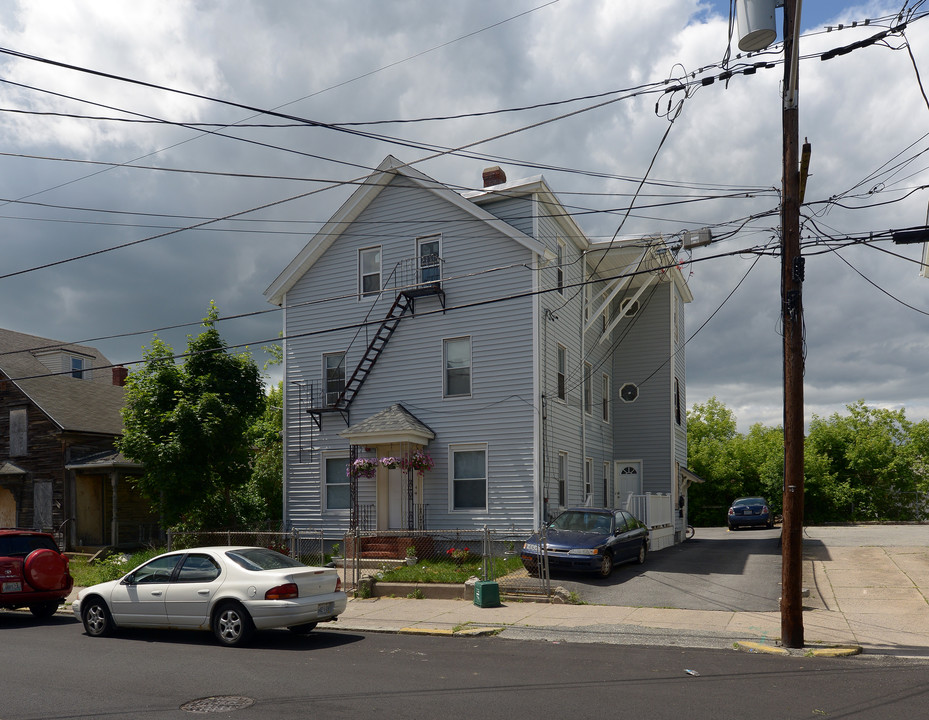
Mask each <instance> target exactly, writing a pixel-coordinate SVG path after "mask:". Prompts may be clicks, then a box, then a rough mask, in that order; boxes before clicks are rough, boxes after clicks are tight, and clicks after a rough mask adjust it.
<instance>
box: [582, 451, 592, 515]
mask: <svg viewBox="0 0 929 720" xmlns="http://www.w3.org/2000/svg"><path fill="white" fill-rule="evenodd" d="M593 494H594V461H593V460H591V459H590V458H585V460H584V502H585V503H587V504H588V505H589V504H590V503H591V502H592V501H593Z"/></svg>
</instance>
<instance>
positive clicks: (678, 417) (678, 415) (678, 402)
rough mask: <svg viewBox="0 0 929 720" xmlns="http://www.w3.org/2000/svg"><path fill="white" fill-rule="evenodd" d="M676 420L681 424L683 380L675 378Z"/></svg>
mask: <svg viewBox="0 0 929 720" xmlns="http://www.w3.org/2000/svg"><path fill="white" fill-rule="evenodd" d="M674 420H675V422H677V424H678V425H680V424H681V381H680V380H678V379H677V378H674Z"/></svg>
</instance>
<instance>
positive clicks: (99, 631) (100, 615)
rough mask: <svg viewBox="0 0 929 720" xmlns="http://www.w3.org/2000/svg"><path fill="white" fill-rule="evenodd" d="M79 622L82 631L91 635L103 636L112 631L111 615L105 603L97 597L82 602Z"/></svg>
mask: <svg viewBox="0 0 929 720" xmlns="http://www.w3.org/2000/svg"><path fill="white" fill-rule="evenodd" d="M82 605H83V607H82V608H81V622H83V623H84V632H86V633H87V634H88V635H90V636H91V637H103V636H104V635H109V634H110V633H112V632H113V617H112V616H111V615H110V610H109V608H107V606H106V603H105V602H103V600H101V599H100V598H98V597H92V598H88V599H87V600H84V602H83V603H82Z"/></svg>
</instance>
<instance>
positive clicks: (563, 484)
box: [558, 452, 568, 507]
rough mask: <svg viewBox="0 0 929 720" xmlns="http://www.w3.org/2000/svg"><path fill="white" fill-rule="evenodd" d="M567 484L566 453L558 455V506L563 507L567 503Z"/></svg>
mask: <svg viewBox="0 0 929 720" xmlns="http://www.w3.org/2000/svg"><path fill="white" fill-rule="evenodd" d="M567 484H568V453H564V452H563V453H558V504H559V505H561V506H562V507H564V505H565V504H566V503H567V492H566V488H567Z"/></svg>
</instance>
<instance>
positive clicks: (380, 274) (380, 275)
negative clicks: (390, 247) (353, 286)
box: [357, 245, 384, 300]
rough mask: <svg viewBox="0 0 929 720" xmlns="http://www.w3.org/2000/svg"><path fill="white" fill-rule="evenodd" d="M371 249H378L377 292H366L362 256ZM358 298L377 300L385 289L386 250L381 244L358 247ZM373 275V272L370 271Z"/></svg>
mask: <svg viewBox="0 0 929 720" xmlns="http://www.w3.org/2000/svg"><path fill="white" fill-rule="evenodd" d="M369 250H377V251H378V256H379V258H380V259H379V260H378V264H377V292H370V293H365V291H364V278H365V275H364V274H363V272H362V262H361V258H362V256H363V255H364V253H365V252H367V251H369ZM357 262H358V278H357V283H358V299H359V300H375V299H377V298H378V296H380V294H381V293H382V292H383V291H384V250H383V248H382V247H381V246H380V245H369V246H368V247H363V248H358V260H357ZM368 274H369V275H372V274H373V273H368Z"/></svg>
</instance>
